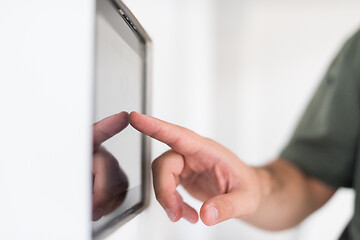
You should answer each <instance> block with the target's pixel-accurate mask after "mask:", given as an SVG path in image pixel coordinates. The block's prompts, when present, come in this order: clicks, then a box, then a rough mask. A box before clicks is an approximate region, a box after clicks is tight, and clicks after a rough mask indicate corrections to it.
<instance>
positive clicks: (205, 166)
mask: <svg viewBox="0 0 360 240" xmlns="http://www.w3.org/2000/svg"><path fill="white" fill-rule="evenodd" d="M129 121H130V124H131V125H132V126H133V127H134V128H136V129H137V130H138V131H140V132H142V133H144V134H146V135H149V136H150V137H153V138H155V139H157V140H159V141H161V142H163V143H166V144H167V145H169V146H170V148H171V150H169V151H167V152H165V153H164V154H162V155H161V156H159V157H158V158H157V159H156V160H154V162H153V165H152V170H153V178H154V189H155V194H156V198H157V200H158V201H159V203H160V204H161V206H162V207H163V208H164V209H165V211H166V213H167V214H168V217H169V218H170V220H171V221H174V222H175V221H178V220H179V219H180V218H181V217H183V218H185V219H187V220H188V221H190V222H192V223H195V222H197V221H198V213H197V211H196V210H195V209H194V208H192V207H191V206H189V205H188V204H186V203H185V202H184V201H183V199H182V197H181V196H180V194H179V193H178V192H177V191H176V187H177V186H178V185H179V184H181V185H182V186H183V187H184V188H185V189H186V190H187V191H188V192H189V193H190V194H191V195H192V196H193V197H195V198H197V199H199V200H201V201H203V205H202V207H201V209H200V218H201V220H202V221H203V222H204V224H206V225H208V226H210V225H215V224H217V223H219V222H222V221H225V220H227V219H230V218H239V219H242V220H245V221H247V222H249V223H250V224H253V225H255V226H258V227H260V228H263V229H267V230H274V231H275V230H282V229H287V228H290V227H293V226H295V225H297V224H298V223H300V222H301V221H302V220H303V219H304V218H306V217H307V216H308V215H309V214H311V213H312V212H314V211H315V210H316V209H318V208H320V207H321V206H322V205H323V204H324V203H325V202H326V201H327V200H328V199H329V198H330V197H331V196H332V195H333V194H334V192H335V191H336V190H335V189H334V188H332V187H329V186H327V185H325V184H323V183H321V182H320V181H318V180H316V179H314V178H311V177H308V176H306V175H305V174H303V173H302V172H301V171H299V170H298V169H297V168H296V167H295V166H293V165H292V164H290V163H288V162H286V161H284V160H282V159H277V160H275V161H274V162H272V163H270V164H268V165H267V166H265V167H262V168H253V167H250V166H248V165H246V164H244V163H243V162H242V161H241V160H240V159H239V158H238V157H237V156H236V155H235V154H234V153H232V152H231V151H230V150H228V149H226V148H225V147H223V146H222V145H220V144H218V143H216V142H214V141H213V140H211V139H208V138H204V137H202V136H199V135H198V134H196V133H194V132H192V131H190V130H188V129H186V128H182V127H180V126H176V125H173V124H170V123H167V122H164V121H161V120H159V119H156V118H153V117H149V116H146V115H142V114H139V113H136V112H132V113H131V114H130V117H129Z"/></svg>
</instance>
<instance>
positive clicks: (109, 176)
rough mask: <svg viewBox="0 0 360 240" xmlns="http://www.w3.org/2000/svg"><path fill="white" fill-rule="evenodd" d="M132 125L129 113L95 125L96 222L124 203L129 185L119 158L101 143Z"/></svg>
mask: <svg viewBox="0 0 360 240" xmlns="http://www.w3.org/2000/svg"><path fill="white" fill-rule="evenodd" d="M128 124H129V120H128V113H127V112H121V113H118V114H115V115H112V116H110V117H107V118H105V119H103V120H101V121H99V122H97V123H95V124H94V129H93V139H94V153H93V167H92V172H93V178H94V182H93V217H92V219H93V221H97V220H99V219H100V218H101V217H102V216H104V215H107V214H109V213H111V212H112V211H113V210H114V209H116V208H117V207H118V206H119V205H120V204H121V203H122V202H123V200H124V198H125V194H126V190H127V188H128V186H129V183H128V179H127V176H126V175H125V173H124V172H123V171H122V169H121V168H120V166H119V163H118V161H117V160H116V158H115V157H114V156H113V155H111V153H109V152H108V151H106V149H105V148H104V147H102V146H101V144H102V143H103V142H104V141H106V140H107V139H109V138H111V137H113V136H114V135H116V134H117V133H119V132H121V131H122V130H123V129H124V128H126V127H127V125H128Z"/></svg>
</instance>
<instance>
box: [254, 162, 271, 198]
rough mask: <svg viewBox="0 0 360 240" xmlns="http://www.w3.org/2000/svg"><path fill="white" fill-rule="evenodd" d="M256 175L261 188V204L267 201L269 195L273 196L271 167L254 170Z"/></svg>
mask: <svg viewBox="0 0 360 240" xmlns="http://www.w3.org/2000/svg"><path fill="white" fill-rule="evenodd" d="M254 170H255V173H256V175H257V178H258V182H259V188H260V196H261V197H260V202H261V201H262V200H264V199H266V198H267V197H268V196H269V195H271V193H272V191H273V186H274V184H273V181H274V178H273V173H272V170H271V168H270V167H268V166H265V167H259V168H254Z"/></svg>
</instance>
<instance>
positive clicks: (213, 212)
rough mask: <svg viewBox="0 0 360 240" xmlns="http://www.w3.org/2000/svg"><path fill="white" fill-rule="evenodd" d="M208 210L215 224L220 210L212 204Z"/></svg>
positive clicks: (211, 221) (212, 222) (211, 220)
mask: <svg viewBox="0 0 360 240" xmlns="http://www.w3.org/2000/svg"><path fill="white" fill-rule="evenodd" d="M208 211H209V218H210V223H211V225H214V224H215V223H217V222H218V219H219V212H218V210H217V209H216V207H215V206H210V207H209V208H208Z"/></svg>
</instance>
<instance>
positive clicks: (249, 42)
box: [109, 0, 360, 240]
mask: <svg viewBox="0 0 360 240" xmlns="http://www.w3.org/2000/svg"><path fill="white" fill-rule="evenodd" d="M125 3H126V4H127V5H128V6H129V7H130V9H131V10H132V11H133V12H134V14H135V15H136V16H137V17H138V18H139V20H140V22H142V24H143V25H144V27H145V29H147V31H148V32H149V34H150V36H151V37H152V38H153V41H154V75H153V77H154V79H153V88H154V91H153V115H155V116H157V117H160V118H162V119H165V120H167V121H170V122H174V123H177V124H180V125H183V126H186V127H188V128H191V129H193V130H195V131H197V132H199V133H201V134H203V135H206V136H209V137H212V138H214V139H216V140H217V141H219V142H221V143H223V144H224V145H225V146H227V147H229V148H230V149H232V150H233V151H234V152H236V153H237V154H238V155H239V156H240V157H241V158H242V159H243V160H244V161H246V162H247V163H249V164H253V165H261V164H263V163H265V162H267V161H269V160H271V159H273V158H274V157H276V155H277V154H278V152H279V151H280V149H281V148H282V147H283V145H284V144H285V143H286V141H287V139H288V138H289V136H290V134H291V132H292V129H293V127H294V126H295V124H296V121H297V119H298V117H299V116H300V114H301V112H302V110H303V108H304V107H305V105H306V103H307V102H308V100H309V97H310V96H311V94H312V92H313V91H314V88H315V87H316V85H317V84H318V82H319V80H320V78H321V76H322V75H323V73H324V71H325V69H326V67H327V65H328V63H329V61H330V60H331V58H332V57H333V56H334V54H335V53H336V51H337V50H338V48H339V47H340V46H341V44H342V43H343V41H344V40H345V39H346V38H347V37H348V36H349V35H350V34H351V33H352V32H353V31H354V30H355V29H356V28H357V26H359V23H360V18H359V17H358V11H357V10H358V9H360V8H359V7H360V2H359V1H355V0H345V1H341V2H340V1H335V0H327V1H325V0H317V1H310V0H306V1H300V0H298V1H291V2H289V1H285V0H272V1H266V0H252V1H250V0H242V1H240V0H212V1H206V0H196V1H195V0H193V1H190V0H186V1H180V0H178V1H176V0H171V1H169V0H154V1H145V0H127V1H125ZM153 147H154V153H153V157H156V156H157V155H159V154H160V153H161V152H163V151H164V150H166V149H167V148H166V147H165V146H164V145H162V144H160V143H158V142H154V143H153ZM185 199H187V200H188V201H189V202H190V203H192V204H195V206H197V207H199V206H200V203H198V202H197V201H195V200H191V198H190V197H189V196H187V195H185ZM352 199H353V193H352V192H351V191H349V190H341V192H339V193H338V194H337V195H336V196H335V197H334V198H333V199H332V200H331V201H330V202H329V204H327V206H325V208H323V209H322V210H320V211H319V212H318V213H316V214H314V215H313V216H311V218H310V219H309V220H307V221H305V222H304V223H303V224H301V225H300V226H299V227H298V228H296V229H293V230H289V231H285V232H280V233H275V234H274V233H268V232H265V231H261V230H258V229H255V228H253V227H250V226H248V225H246V224H244V223H241V222H240V221H238V220H231V221H228V222H226V223H222V224H219V225H218V226H216V227H206V226H204V225H203V224H202V223H198V224H196V225H191V224H189V223H187V222H186V221H180V222H179V223H175V224H174V223H170V221H168V220H167V217H166V215H165V213H164V212H163V211H162V209H161V208H160V207H159V205H158V204H157V203H156V202H155V201H154V200H153V202H152V204H151V206H150V208H149V209H148V210H146V211H145V212H144V213H142V214H141V215H140V216H138V217H137V218H135V220H134V221H133V222H131V223H129V224H127V225H126V226H124V227H122V228H121V229H120V230H119V231H117V232H116V233H115V234H114V235H113V236H111V237H110V238H109V239H119V238H120V237H121V238H125V239H145V238H146V239H199V240H200V239H237V238H242V239H284V240H285V239H335V238H336V236H337V235H338V234H340V232H341V230H342V228H343V226H344V225H345V224H346V221H347V219H349V216H350V214H351V211H352V208H353V206H352ZM274 218H276V216H274ZM139 229H141V231H140V230H139ZM135 233H136V234H137V237H132V235H133V234H135Z"/></svg>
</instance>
